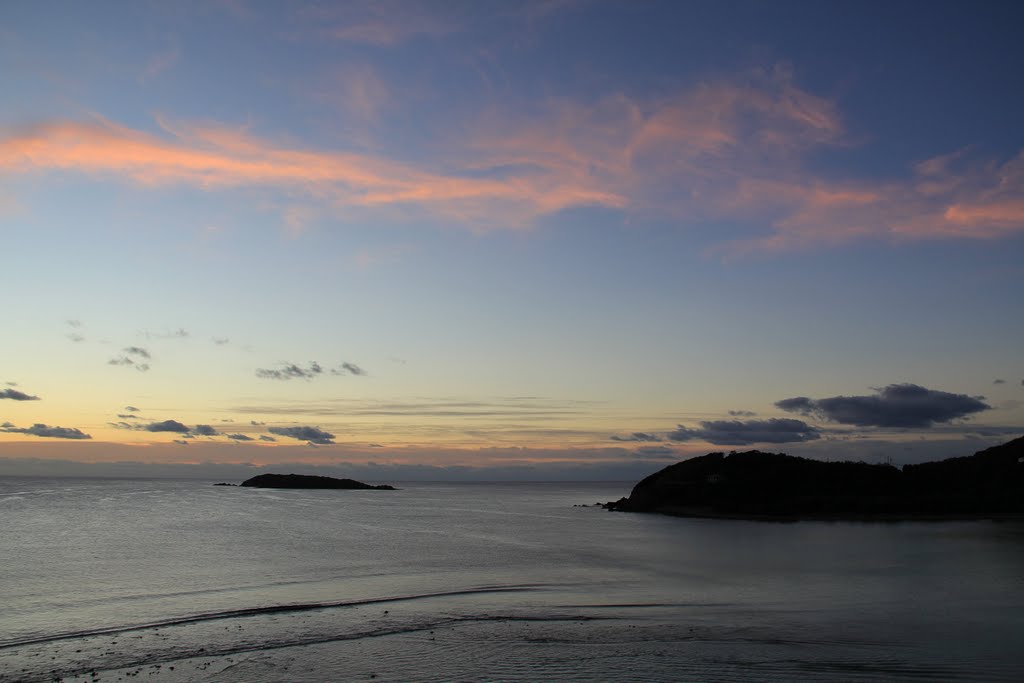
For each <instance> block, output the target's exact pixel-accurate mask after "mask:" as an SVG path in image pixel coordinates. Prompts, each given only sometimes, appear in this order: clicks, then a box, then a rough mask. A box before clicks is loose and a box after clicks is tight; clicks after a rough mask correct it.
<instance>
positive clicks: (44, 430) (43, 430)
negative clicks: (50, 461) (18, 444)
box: [0, 422, 92, 439]
mask: <svg viewBox="0 0 1024 683" xmlns="http://www.w3.org/2000/svg"><path fill="white" fill-rule="evenodd" d="M0 431H3V432H10V433H13V434H31V435H32V436H46V437H50V438H52V439H91V438H92V437H91V436H89V435H88V434H86V433H85V432H83V431H82V430H80V429H76V428H74V427H50V426H49V425H44V424H43V423H41V422H37V423H35V424H34V425H32V426H31V427H25V428H19V427H15V426H14V425H12V424H11V423H10V422H5V423H4V424H3V426H2V428H0Z"/></svg>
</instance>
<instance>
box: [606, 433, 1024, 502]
mask: <svg viewBox="0 0 1024 683" xmlns="http://www.w3.org/2000/svg"><path fill="white" fill-rule="evenodd" d="M602 507H604V508H605V509H608V510H616V511H624V512H659V513H663V514H669V515H681V516H695V517H736V518H745V519H752V518H753V519H927V518H936V519H949V518H976V517H1000V516H1017V515H1020V514H1022V513H1024V437H1021V438H1018V439H1014V440H1013V441H1010V442H1008V443H1005V444H1002V445H1001V446H995V447H992V448H988V449H986V450H983V451H979V452H978V453H975V454H974V455H972V456H967V457H961V458H950V459H948V460H941V461H936V462H926V463H921V464H917V465H905V466H903V467H902V468H897V467H894V466H892V465H887V464H868V463H864V462H823V461H820V460H809V459H807V458H799V457H794V456H790V455H786V454H783V453H762V452H760V451H745V452H742V453H735V452H733V453H730V454H728V455H725V454H724V453H709V454H708V455H704V456H701V457H697V458H693V459H690V460H684V461H682V462H679V463H676V464H674V465H669V466H668V467H666V468H664V469H662V470H661V471H659V472H655V473H654V474H652V475H650V476H649V477H647V478H645V479H643V480H642V481H640V483H638V484H637V485H636V486H635V487H633V490H632V492H631V493H630V494H629V496H628V497H626V498H620V499H619V500H617V501H613V502H609V503H605V504H603V505H602Z"/></svg>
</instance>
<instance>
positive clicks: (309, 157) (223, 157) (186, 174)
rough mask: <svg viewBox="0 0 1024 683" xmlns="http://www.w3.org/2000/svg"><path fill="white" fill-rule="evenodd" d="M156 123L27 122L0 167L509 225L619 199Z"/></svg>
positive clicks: (544, 179) (582, 186)
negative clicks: (246, 191) (259, 191)
mask: <svg viewBox="0 0 1024 683" xmlns="http://www.w3.org/2000/svg"><path fill="white" fill-rule="evenodd" d="M161 124H162V125H163V127H164V129H165V130H166V131H167V132H169V133H170V134H171V136H172V137H171V138H170V139H167V138H160V137H156V136H154V135H150V134H148V133H143V132H140V131H137V130H133V129H130V128H126V127H123V126H119V125H116V124H112V123H109V122H101V123H81V122H68V121H58V122H51V123H45V124H38V125H34V126H31V127H28V128H25V129H22V130H21V131H18V132H16V133H15V134H12V135H8V136H6V137H4V138H3V139H0V171H6V172H9V173H25V172H31V171H40V170H74V171H79V172H84V173H89V174H96V175H107V176H112V177H121V178H126V179H128V180H131V181H134V182H136V183H139V184H142V185H146V186H160V185H167V184H188V185H194V186H198V187H201V188H204V189H207V190H212V189H218V188H230V187H252V186H256V187H266V188H277V189H288V190H290V191H295V190H298V191H303V192H305V193H306V194H307V195H309V196H311V197H314V198H318V199H323V200H328V201H329V202H331V203H333V204H334V205H335V206H339V207H343V206H364V207H375V206H387V205H404V206H415V207H418V208H421V209H426V210H429V211H432V212H434V213H437V214H439V215H444V216H460V217H462V218H463V219H465V220H478V219H479V220H485V219H490V218H491V215H490V212H491V210H492V209H494V208H495V207H502V208H503V209H504V210H505V211H506V212H507V213H506V214H505V215H507V216H508V218H509V221H510V224H523V223H526V222H528V221H529V220H532V218H534V217H536V216H537V215H539V214H542V213H549V212H553V211H558V210H561V209H564V208H568V207H571V206H580V205H587V204H598V205H606V206H624V205H625V202H626V200H625V198H624V197H622V196H620V195H618V194H616V193H615V192H613V191H611V190H606V189H604V188H601V187H598V186H596V185H594V184H592V183H591V184H588V183H586V178H584V177H579V176H577V177H561V176H555V175H552V174H547V175H539V176H538V175H524V176H519V177H516V178H506V179H487V178H473V177H464V176H459V175H456V174H444V173H439V172H433V171H430V170H424V169H421V168H419V167H416V166H414V165H412V164H408V163H404V162H398V161H392V160H389V159H385V158H382V157H377V156H371V155H368V154H360V153H351V152H334V151H322V150H308V149H296V148H290V147H284V146H280V145H274V144H271V143H269V142H267V141H265V140H262V139H259V138H256V137H254V136H251V135H249V134H248V133H246V132H244V131H239V130H232V129H227V128H223V127H218V126H173V125H170V124H168V123H166V122H161Z"/></svg>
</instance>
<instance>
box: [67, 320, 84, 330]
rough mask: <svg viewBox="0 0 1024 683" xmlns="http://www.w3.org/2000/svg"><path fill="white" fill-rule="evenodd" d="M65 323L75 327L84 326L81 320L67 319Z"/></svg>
mask: <svg viewBox="0 0 1024 683" xmlns="http://www.w3.org/2000/svg"><path fill="white" fill-rule="evenodd" d="M64 323H65V324H67V325H69V326H71V327H75V328H78V327H81V326H82V321H81V320H65V321H64Z"/></svg>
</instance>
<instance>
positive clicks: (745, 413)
mask: <svg viewBox="0 0 1024 683" xmlns="http://www.w3.org/2000/svg"><path fill="white" fill-rule="evenodd" d="M729 414H730V415H732V416H733V417H754V416H755V415H757V413H755V412H753V411H750V410H730V411H729Z"/></svg>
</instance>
